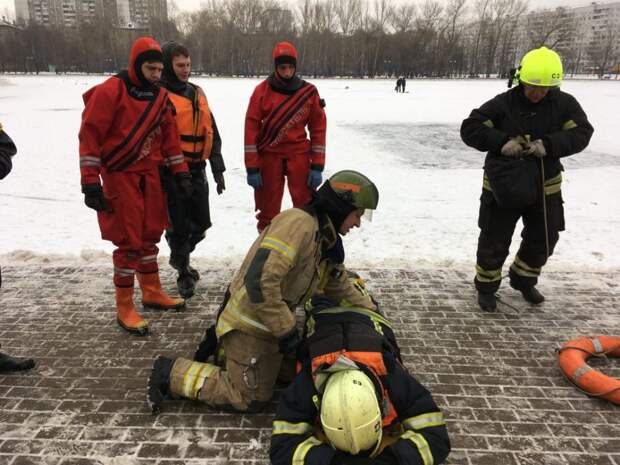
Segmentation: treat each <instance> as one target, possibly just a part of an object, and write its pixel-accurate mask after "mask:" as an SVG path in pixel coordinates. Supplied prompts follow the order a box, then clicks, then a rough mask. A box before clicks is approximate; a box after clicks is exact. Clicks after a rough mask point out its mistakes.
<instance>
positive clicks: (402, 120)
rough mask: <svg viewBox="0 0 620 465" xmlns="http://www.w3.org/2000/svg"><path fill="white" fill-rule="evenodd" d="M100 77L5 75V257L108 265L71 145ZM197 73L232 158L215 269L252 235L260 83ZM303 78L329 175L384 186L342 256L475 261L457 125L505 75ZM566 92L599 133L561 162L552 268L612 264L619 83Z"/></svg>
mask: <svg viewBox="0 0 620 465" xmlns="http://www.w3.org/2000/svg"><path fill="white" fill-rule="evenodd" d="M103 79H104V77H103V76H63V77H58V76H37V77H34V76H25V77H24V76H18V77H15V76H3V77H0V121H2V123H3V124H4V126H5V129H6V130H7V132H8V133H9V134H10V135H11V136H12V137H13V139H14V140H15V142H16V143H17V146H18V150H19V152H18V155H17V156H16V157H15V159H14V171H13V172H12V174H11V175H10V176H9V177H7V178H6V179H5V180H4V181H2V182H1V183H0V212H1V213H0V255H1V256H0V260H1V261H2V263H15V262H18V261H20V260H24V259H29V260H62V261H67V260H68V261H76V260H79V261H83V260H89V261H93V260H104V261H105V262H106V263H109V258H108V256H109V253H110V252H111V251H112V249H113V247H112V245H111V244H110V243H108V242H104V241H102V240H101V238H100V234H99V230H98V227H97V222H96V216H95V213H94V212H93V211H92V210H89V209H88V208H86V207H85V206H84V204H83V200H82V199H83V197H82V194H81V193H80V186H79V169H78V141H77V134H78V129H79V125H80V115H81V111H82V108H83V104H82V100H81V95H82V93H84V92H85V91H86V90H87V89H89V88H90V87H91V86H93V85H95V84H97V83H99V82H101V81H103ZM194 81H195V82H196V83H198V84H199V85H201V86H203V88H204V89H205V91H206V93H207V97H208V98H209V102H210V105H211V108H212V111H213V113H214V115H215V118H216V120H217V122H218V127H219V129H220V132H221V134H222V138H223V154H224V159H225V161H226V165H227V172H226V174H225V175H226V184H227V190H226V192H225V193H224V195H222V196H219V197H218V196H217V195H213V196H212V197H211V208H212V218H213V223H214V226H213V227H212V228H211V229H210V230H209V231H208V232H207V238H206V239H205V240H204V241H203V242H202V243H201V244H200V245H199V246H198V249H197V251H196V253H195V256H197V257H202V258H203V259H204V263H205V264H208V265H209V266H226V265H233V264H236V263H238V261H239V260H240V259H241V258H242V256H243V255H244V253H245V252H246V250H247V248H248V246H249V244H250V243H251V242H252V240H253V239H254V238H255V237H256V229H255V220H254V215H253V196H252V190H251V188H250V187H249V186H247V185H246V183H245V168H244V166H243V122H244V116H245V111H246V107H247V103H248V100H249V97H250V94H251V92H252V90H253V88H254V86H255V85H256V84H257V83H258V82H259V80H258V79H212V78H196V79H195V80H194ZM311 81H312V82H313V83H315V84H316V85H317V87H318V89H319V92H320V93H321V96H322V97H323V98H325V100H326V101H327V107H326V112H327V117H328V141H327V165H326V174H327V175H329V174H330V173H333V172H335V171H337V170H340V169H344V168H351V169H356V170H359V171H362V172H364V173H366V174H367V175H369V176H370V177H371V178H372V179H373V180H374V181H375V182H376V183H377V185H378V187H379V190H380V201H379V209H378V211H377V212H376V213H375V215H374V219H373V222H372V223H370V224H368V223H367V224H365V225H363V227H362V228H361V229H360V230H356V231H354V232H353V233H351V234H350V235H349V236H347V238H346V239H345V248H346V250H347V254H348V262H349V263H351V264H352V265H353V266H356V265H362V266H371V265H377V266H381V267H406V268H416V267H421V266H465V267H471V268H473V265H474V262H475V251H476V240H477V237H478V228H477V225H476V219H477V213H478V198H479V195H480V189H481V181H482V169H481V167H482V164H483V160H484V154H483V153H480V152H476V151H474V150H472V149H470V148H468V147H466V146H465V145H464V144H463V143H462V142H461V140H460V136H459V133H458V130H459V126H460V123H461V121H462V120H463V118H465V117H466V116H467V115H468V114H469V112H470V110H471V109H473V108H474V107H477V106H479V105H481V104H482V103H483V102H484V101H486V100H487V99H489V98H491V97H493V96H494V95H496V94H498V93H501V92H503V91H504V90H505V89H506V85H505V81H504V80H501V81H500V80H472V81H469V80H467V81H465V80H463V81H456V80H455V81H433V80H421V81H416V80H410V81H408V83H407V89H408V90H409V92H408V93H405V94H396V93H395V92H394V90H393V89H394V83H393V82H392V80H389V81H385V80H329V79H328V80H320V79H319V80H311ZM563 89H564V90H565V91H567V92H569V93H571V94H573V95H574V96H575V97H577V99H578V100H579V101H580V103H581V104H582V106H583V107H584V109H585V111H586V113H587V114H588V116H589V118H590V121H591V123H592V125H593V126H594V128H595V133H594V136H593V138H592V141H591V143H590V146H589V147H588V148H587V149H586V151H584V152H583V153H581V154H578V155H575V156H573V157H571V158H570V159H566V163H565V167H566V172H565V177H564V179H565V182H564V185H563V192H564V200H565V202H566V203H565V213H566V224H567V226H566V231H565V232H564V233H562V234H561V238H560V242H559V244H558V246H557V248H556V255H555V256H554V257H553V258H552V259H551V260H550V263H549V269H562V270H567V269H574V270H579V269H582V268H589V269H620V253H619V252H620V241H618V230H619V226H620V203H619V202H618V199H619V198H620V187H618V186H619V185H620V183H619V182H618V178H619V177H620V138H618V129H619V128H620V117H618V108H620V82H614V81H603V82H598V81H567V82H565V85H564V86H563ZM211 186H213V183H212V182H211ZM285 198H286V195H285ZM286 202H287V203H285V205H290V203H288V201H286ZM518 232H519V229H518V230H517V233H518ZM160 245H161V249H162V250H161V254H162V255H168V247H167V245H166V244H165V243H160ZM517 246H518V241H515V242H514V243H513V251H514V250H516V247H517Z"/></svg>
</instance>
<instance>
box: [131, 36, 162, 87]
mask: <svg viewBox="0 0 620 465" xmlns="http://www.w3.org/2000/svg"><path fill="white" fill-rule="evenodd" d="M147 61H159V62H162V63H163V61H164V57H163V54H162V51H161V47H160V46H159V43H158V42H157V41H156V40H155V39H153V38H152V37H140V38H138V39H137V40H136V41H135V42H134V43H133V45H132V47H131V52H130V54H129V66H128V71H129V79H131V82H132V83H133V84H134V85H135V86H137V87H142V88H145V89H149V88H152V87H153V84H151V83H150V82H149V81H148V80H147V79H146V77H144V74H142V64H143V63H145V62H147Z"/></svg>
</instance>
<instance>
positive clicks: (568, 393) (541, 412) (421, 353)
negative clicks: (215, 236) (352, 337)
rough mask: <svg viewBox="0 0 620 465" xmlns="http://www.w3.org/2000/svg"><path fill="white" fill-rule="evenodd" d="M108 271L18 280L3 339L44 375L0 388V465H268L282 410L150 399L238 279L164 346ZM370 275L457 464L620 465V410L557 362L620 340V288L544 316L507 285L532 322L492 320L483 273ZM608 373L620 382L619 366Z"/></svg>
mask: <svg viewBox="0 0 620 465" xmlns="http://www.w3.org/2000/svg"><path fill="white" fill-rule="evenodd" d="M109 268H110V267H105V266H93V267H78V268H76V267H52V266H38V265H37V266H34V265H28V266H25V267H21V268H18V267H15V266H12V267H5V268H4V269H3V281H4V283H3V284H4V287H3V289H2V290H1V291H0V306H1V318H2V320H1V321H2V325H1V326H0V342H1V343H2V346H3V350H4V349H5V350H6V351H7V352H9V353H11V354H14V355H31V356H34V357H35V358H36V359H37V361H38V366H37V368H35V369H34V370H33V371H31V372H28V373H24V374H13V375H6V376H0V465H9V464H10V465H22V464H49V465H60V464H62V465H78V464H79V465H87V464H115V465H134V464H140V465H147V464H148V465H150V464H167V465H173V464H174V465H177V464H179V465H180V464H215V463H218V464H224V463H231V464H233V463H234V464H267V463H268V456H267V453H268V446H269V438H270V427H271V415H272V413H273V411H274V406H271V408H270V409H269V411H268V412H267V413H265V414H261V415H231V414H224V413H218V412H213V411H210V410H209V409H208V408H207V407H205V406H203V405H199V404H197V403H192V402H187V401H169V402H168V403H166V405H165V406H164V413H163V414H162V415H160V416H158V417H154V416H152V415H151V414H150V412H149V411H148V408H147V406H146V403H145V401H144V399H145V384H146V379H147V376H148V373H149V369H150V366H151V363H152V360H153V358H154V357H155V356H156V355H157V354H160V353H163V354H168V355H172V354H183V355H189V354H192V353H193V349H194V347H195V345H196V343H197V342H198V341H199V339H200V337H201V333H202V330H203V328H204V327H205V326H206V324H207V323H210V322H211V320H212V315H213V312H214V310H215V309H216V307H217V303H218V301H219V299H220V298H221V296H222V295H223V292H224V289H225V286H226V283H227V281H228V280H229V279H230V276H231V271H230V270H229V271H226V272H214V271H209V270H206V271H204V273H203V274H204V277H203V280H202V281H201V283H206V284H203V286H205V287H206V293H203V294H202V295H200V296H198V297H196V298H194V299H192V301H191V303H190V304H189V306H188V309H187V310H186V311H185V312H183V313H178V314H173V313H155V312H153V313H148V314H147V316H148V319H149V321H150V323H151V327H152V329H153V331H152V334H151V335H150V336H148V337H146V338H138V337H133V336H130V335H128V334H126V333H124V332H123V331H122V330H120V329H119V328H118V327H117V326H116V324H115V323H114V307H113V288H112V285H111V282H110V281H111V280H110V275H111V270H110V269H109ZM360 271H361V273H362V274H363V275H364V276H365V277H366V278H367V279H368V282H369V287H370V288H371V289H372V290H373V292H374V294H375V295H376V297H377V299H378V300H379V301H380V302H381V304H382V307H383V309H384V311H385V313H386V314H387V315H388V316H389V318H390V319H391V320H392V321H393V322H394V324H395V327H396V329H397V337H398V338H399V342H400V345H401V347H402V350H403V356H404V359H405V361H406V363H407V365H408V367H409V369H410V370H411V371H412V372H413V373H414V374H415V375H416V376H417V377H418V379H419V380H420V381H422V382H423V383H425V384H426V386H427V387H428V388H429V389H430V390H431V391H432V392H433V393H434V396H435V399H436V400H437V402H438V404H439V405H440V406H441V407H442V408H443V410H444V412H445V413H446V415H447V418H448V421H449V430H450V433H451V438H452V443H453V452H452V454H451V456H450V458H449V460H448V462H447V463H449V464H463V465H486V464H489V465H530V464H532V465H558V464H571V465H581V464H583V465H620V408H619V407H616V406H613V405H612V404H610V403H607V402H604V401H599V400H593V399H590V398H587V397H585V396H583V395H582V394H580V393H579V392H577V391H576V390H575V389H574V388H573V387H571V386H569V385H568V384H567V382H566V381H565V380H564V378H563V377H562V375H561V373H560V371H559V369H558V368H557V364H556V359H555V355H554V349H555V348H556V347H557V346H558V345H559V343H560V342H561V341H564V340H567V339H570V338H573V337H575V336H577V335H581V334H585V335H596V334H618V333H620V280H619V279H618V276H617V275H611V274H597V273H586V274H582V275H579V276H578V275H575V274H574V273H570V274H569V273H549V274H547V275H545V276H544V279H543V282H542V285H541V287H540V289H541V290H542V291H543V293H545V294H546V295H547V296H548V297H549V299H548V302H546V303H545V304H544V305H543V306H541V307H540V308H535V307H532V306H529V305H526V304H525V303H524V302H523V301H522V300H521V299H520V298H519V296H517V294H516V292H515V291H513V290H512V289H509V288H507V286H504V288H505V289H504V288H502V290H501V296H502V298H504V299H505V300H506V302H507V303H509V304H511V305H513V306H514V307H516V308H518V311H517V310H516V309H513V308H509V307H507V306H506V305H501V309H500V312H498V313H495V314H482V313H481V312H479V311H478V308H477V306H476V304H475V299H474V292H473V289H472V285H471V273H470V272H469V270H466V271H465V272H458V271H453V270H448V271H446V270H426V271H419V272H408V271H402V270H396V271H394V270H389V271H388V270H374V271H369V270H360ZM163 278H164V280H165V282H167V283H169V284H172V283H173V282H174V281H173V276H172V274H171V273H170V272H168V271H167V272H165V273H164V274H163ZM580 283H581V284H580ZM204 290H205V289H204V287H203V288H202V289H201V291H204ZM592 365H595V363H592ZM596 366H597V367H601V368H602V369H603V370H604V371H605V372H606V373H607V374H612V375H614V376H619V377H620V363H619V362H618V361H617V360H615V361H611V362H609V364H608V365H605V364H603V363H600V362H599V363H596ZM274 405H275V404H274Z"/></svg>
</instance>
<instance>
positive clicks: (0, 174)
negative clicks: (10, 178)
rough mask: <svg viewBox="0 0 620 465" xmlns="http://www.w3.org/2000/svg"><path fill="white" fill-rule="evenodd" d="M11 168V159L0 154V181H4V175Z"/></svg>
mask: <svg viewBox="0 0 620 465" xmlns="http://www.w3.org/2000/svg"><path fill="white" fill-rule="evenodd" d="M12 167H13V162H12V161H11V157H9V156H8V155H5V154H3V153H0V179H4V178H5V177H6V175H7V174H9V173H10V172H11V168H12Z"/></svg>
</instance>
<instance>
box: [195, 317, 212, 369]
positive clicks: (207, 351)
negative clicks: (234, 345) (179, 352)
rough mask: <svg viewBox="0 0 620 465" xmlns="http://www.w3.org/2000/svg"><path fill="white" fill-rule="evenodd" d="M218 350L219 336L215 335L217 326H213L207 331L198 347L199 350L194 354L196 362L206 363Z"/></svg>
mask: <svg viewBox="0 0 620 465" xmlns="http://www.w3.org/2000/svg"><path fill="white" fill-rule="evenodd" d="M216 350H217V336H216V334H215V325H211V326H209V327H208V328H207V330H206V331H205V335H204V337H203V338H202V341H200V344H199V345H198V349H197V350H196V353H195V354H194V360H196V361H197V362H201V363H206V362H207V360H208V359H209V357H210V356H211V355H215V351H216Z"/></svg>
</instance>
